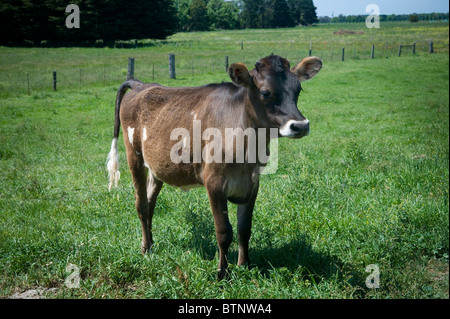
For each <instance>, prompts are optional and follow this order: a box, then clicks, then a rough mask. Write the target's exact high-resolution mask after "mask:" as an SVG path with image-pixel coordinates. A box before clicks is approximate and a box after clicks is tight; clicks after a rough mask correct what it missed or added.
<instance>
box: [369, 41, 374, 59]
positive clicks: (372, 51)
mask: <svg viewBox="0 0 450 319" xmlns="http://www.w3.org/2000/svg"><path fill="white" fill-rule="evenodd" d="M374 57H375V46H374V45H373V44H372V50H371V52H370V58H372V59H373V58H374Z"/></svg>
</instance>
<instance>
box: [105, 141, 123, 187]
mask: <svg viewBox="0 0 450 319" xmlns="http://www.w3.org/2000/svg"><path fill="white" fill-rule="evenodd" d="M106 161H107V162H106V168H107V169H108V175H109V186H108V189H109V191H111V188H112V186H113V184H115V185H116V187H117V184H118V183H119V179H120V172H119V151H118V148H117V138H114V139H113V140H112V143H111V150H110V152H109V153H108V157H107V160H106Z"/></svg>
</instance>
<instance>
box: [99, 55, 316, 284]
mask: <svg viewBox="0 0 450 319" xmlns="http://www.w3.org/2000/svg"><path fill="white" fill-rule="evenodd" d="M321 68H322V60H321V59H320V58H318V57H307V58H305V59H303V60H302V61H301V62H300V63H298V64H297V65H295V66H294V67H292V68H291V66H290V63H289V61H288V60H287V59H285V58H282V57H280V56H278V55H270V56H267V57H265V58H262V59H260V60H258V61H257V62H256V63H255V67H254V68H253V69H252V70H251V71H249V70H248V68H247V66H246V65H245V64H243V63H235V64H233V65H231V66H230V67H229V69H228V74H229V76H230V78H231V80H232V82H222V83H217V84H207V85H203V86H199V87H165V86H162V85H159V84H157V83H144V82H141V81H138V80H136V79H130V80H127V81H125V82H124V83H122V85H121V86H120V87H119V89H118V92H117V97H116V102H115V122H114V136H113V140H112V143H111V150H110V152H109V154H108V159H107V170H108V173H109V190H111V188H112V186H113V184H115V185H116V186H117V182H118V180H119V178H120V172H119V156H118V145H117V143H118V136H119V131H120V126H122V131H123V139H124V143H125V149H126V155H127V160H128V165H129V168H130V172H131V176H132V179H133V186H134V189H135V199H136V201H135V206H136V210H137V213H138V216H139V219H140V221H141V226H142V244H141V249H142V253H143V254H145V253H147V252H148V251H149V249H151V247H152V245H153V236H152V217H153V213H154V209H155V205H156V200H157V197H158V194H159V193H160V191H161V187H162V185H163V183H167V184H169V185H172V186H175V187H179V188H181V189H183V190H189V189H191V188H194V187H205V188H206V191H207V194H208V198H209V202H210V206H211V210H212V214H213V217H214V226H215V231H216V239H217V243H218V246H219V266H218V279H219V280H220V279H222V278H224V276H225V275H226V274H227V267H228V262H227V252H228V248H229V246H230V244H231V242H232V236H233V231H232V226H231V224H230V221H229V219H228V208H227V203H228V201H230V202H232V203H235V204H237V205H238V206H237V235H238V243H239V255H238V262H237V264H238V265H246V264H247V265H250V263H249V252H248V250H249V239H250V235H251V225H252V214H253V208H254V205H255V200H256V196H257V193H258V188H259V178H260V174H261V171H262V169H263V168H264V165H265V163H263V162H261V161H259V160H253V161H251V160H249V158H250V155H251V154H250V152H252V151H254V150H252V149H250V144H251V143H249V136H250V134H247V135H245V136H244V139H245V138H247V139H245V143H244V144H241V145H244V151H243V152H244V155H245V156H244V159H243V160H241V161H232V162H230V161H223V160H222V161H221V160H217V157H215V158H214V160H211V157H210V156H208V155H211V154H210V153H209V152H208V151H206V152H205V151H204V148H205V147H206V146H207V145H206V142H207V140H205V139H203V140H201V141H200V142H196V141H195V140H194V139H192V138H191V139H186V138H183V139H182V140H179V139H177V138H178V137H179V135H177V136H174V134H173V131H174V129H177V128H180V129H182V131H183V132H187V133H189V134H190V136H192V135H193V133H194V135H195V132H194V131H195V128H194V124H196V123H199V121H201V123H200V124H201V128H200V129H201V133H202V136H203V137H204V135H205V134H204V133H205V132H206V131H207V130H208V128H215V129H216V131H219V132H221V133H222V134H223V133H224V131H226V129H227V128H233V129H238V128H240V129H242V130H247V129H255V130H256V129H270V128H272V129H274V128H275V129H276V132H277V133H278V134H277V135H276V136H269V134H266V135H262V136H261V135H259V134H258V135H257V136H256V139H258V145H260V144H259V143H262V144H263V145H264V146H265V147H268V145H269V142H270V139H271V138H273V137H275V138H277V137H288V138H302V137H304V136H306V135H308V133H309V121H308V120H307V119H306V118H305V117H304V116H303V115H302V114H301V113H300V111H299V110H298V108H297V103H298V98H299V94H300V91H301V90H302V87H301V84H300V83H301V82H303V81H306V80H309V79H311V78H313V77H314V76H315V75H316V74H317V73H318V72H319V71H320V69H321ZM127 90H131V91H129V92H128V93H127V94H125V93H126V92H127ZM175 135H176V134H175ZM252 136H255V135H252ZM214 138H216V137H214ZM219 141H221V142H222V143H223V144H225V141H224V140H220V139H219ZM195 143H197V148H198V146H199V145H201V148H202V150H203V152H202V155H206V158H205V156H203V157H202V158H200V159H199V158H198V156H197V158H196V156H195V154H193V153H194V152H187V153H183V152H184V151H185V150H188V151H189V150H192V149H193V148H195V147H196V146H195ZM199 143H201V144H199ZM176 144H177V145H178V146H179V149H175V151H174V146H175V145H176ZM220 145H222V144H220ZM220 145H219V146H220ZM222 147H223V152H224V153H226V152H228V153H227V154H226V155H228V156H229V154H230V152H231V155H232V156H231V157H232V158H236V157H237V154H238V151H239V150H237V142H236V146H235V145H234V144H233V145H232V147H231V148H230V147H229V146H228V147H227V148H226V149H225V146H222ZM216 151H217V150H216ZM205 153H206V154H205ZM221 154H222V159H223V158H224V157H223V156H224V155H223V153H221ZM249 154H250V155H249ZM174 155H175V157H176V156H177V155H183V157H182V160H179V158H178V160H173V158H174ZM229 158H230V157H229ZM219 159H220V158H219Z"/></svg>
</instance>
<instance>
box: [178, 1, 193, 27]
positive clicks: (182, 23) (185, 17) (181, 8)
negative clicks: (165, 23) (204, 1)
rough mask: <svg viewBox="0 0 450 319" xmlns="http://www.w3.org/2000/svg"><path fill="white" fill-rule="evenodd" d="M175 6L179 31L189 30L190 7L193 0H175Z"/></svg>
mask: <svg viewBox="0 0 450 319" xmlns="http://www.w3.org/2000/svg"><path fill="white" fill-rule="evenodd" d="M174 4H175V8H176V10H177V19H178V28H177V29H178V31H188V26H189V19H190V17H189V9H190V7H191V4H192V0H175V1H174Z"/></svg>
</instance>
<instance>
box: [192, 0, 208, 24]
mask: <svg viewBox="0 0 450 319" xmlns="http://www.w3.org/2000/svg"><path fill="white" fill-rule="evenodd" d="M188 30H189V31H206V30H209V17H208V8H207V7H206V2H205V0H192V3H191V6H190V8H189V24H188Z"/></svg>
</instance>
